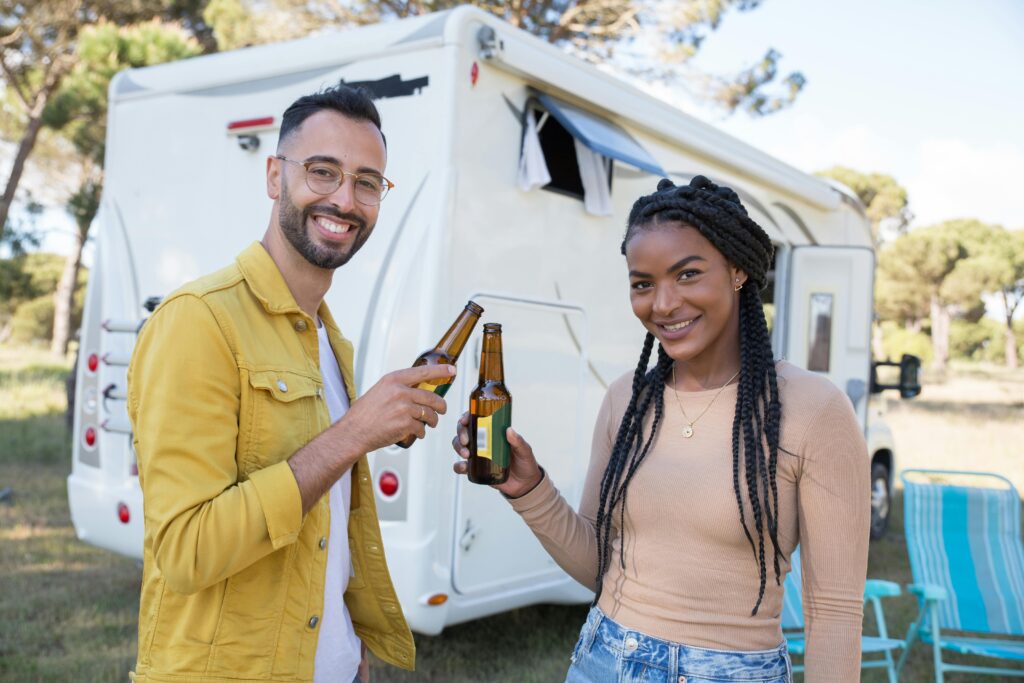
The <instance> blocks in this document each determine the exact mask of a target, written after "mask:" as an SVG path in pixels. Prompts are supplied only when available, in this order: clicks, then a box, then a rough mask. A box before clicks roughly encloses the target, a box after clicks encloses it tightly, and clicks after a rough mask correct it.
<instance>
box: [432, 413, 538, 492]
mask: <svg viewBox="0 0 1024 683" xmlns="http://www.w3.org/2000/svg"><path fill="white" fill-rule="evenodd" d="M505 436H506V437H507V438H508V445H509V446H510V447H511V449H512V454H511V463H509V472H508V481H506V482H505V483H504V484H495V485H494V486H492V487H491V488H496V489H498V490H499V491H501V492H502V493H504V494H505V495H506V496H508V497H509V498H518V497H520V496H523V495H526V494H527V493H529V492H530V491H532V490H533V489H534V487H536V486H537V484H539V483H540V481H541V479H542V478H543V475H542V474H541V469H540V465H538V464H537V459H536V458H534V457H533V449H532V448H530V444H528V443H527V442H526V439H524V438H523V437H521V436H519V433H518V432H517V431H516V430H514V429H512V428H511V427H509V428H508V429H507V430H506V431H505ZM468 446H469V413H463V414H462V417H460V418H459V423H458V426H457V428H456V434H455V438H453V439H452V448H453V449H455V452H456V453H457V454H458V456H459V457H460V458H462V460H461V461H459V462H457V463H455V464H454V465H452V469H453V470H455V473H456V474H465V473H466V470H467V469H468V468H467V465H466V458H468V457H469V447H468Z"/></svg>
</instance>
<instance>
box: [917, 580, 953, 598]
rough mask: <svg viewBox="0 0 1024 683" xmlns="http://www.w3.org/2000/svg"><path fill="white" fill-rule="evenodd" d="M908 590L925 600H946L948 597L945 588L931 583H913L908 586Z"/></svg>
mask: <svg viewBox="0 0 1024 683" xmlns="http://www.w3.org/2000/svg"><path fill="white" fill-rule="evenodd" d="M907 591H908V592H910V593H913V594H914V595H916V596H918V597H919V598H923V599H925V600H945V599H946V597H947V593H946V589H945V588H943V587H942V586H936V585H934V584H931V583H924V584H918V583H912V584H910V585H909V586H907Z"/></svg>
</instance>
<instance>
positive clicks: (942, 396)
mask: <svg viewBox="0 0 1024 683" xmlns="http://www.w3.org/2000/svg"><path fill="white" fill-rule="evenodd" d="M69 365H70V362H69V360H68V359H58V360H54V359H53V358H52V357H51V356H49V355H48V354H47V353H46V352H44V351H36V350H26V349H16V350H12V349H9V348H4V347H0V490H3V489H4V488H5V487H10V488H11V489H12V491H13V493H12V494H11V495H10V496H9V497H7V498H4V499H3V500H2V501H0V548H2V552H0V681H18V682H22V681H25V682H32V681H70V680H74V681H86V682H88V681H109V680H125V679H126V673H127V671H128V670H129V669H130V668H131V666H132V663H133V661H134V657H135V643H136V640H135V639H136V633H135V629H136V619H137V612H138V596H139V579H140V570H139V567H138V564H137V563H136V562H135V561H133V560H128V559H125V558H121V557H118V556H116V555H113V554H111V553H108V552H106V551H101V550H98V549H95V548H93V547H91V546H88V545H85V544H83V543H81V542H79V541H78V540H77V539H76V538H75V534H74V530H73V528H72V527H71V522H70V516H69V511H68V506H67V490H66V487H65V479H66V477H67V475H68V473H69V471H70V458H69V448H70V443H69V436H68V429H67V425H66V422H65V416H64V410H65V394H64V381H65V379H66V378H67V374H68V372H69ZM1022 414H1024V371H1018V372H1016V373H1008V372H1006V371H1005V370H1003V369H1000V368H994V367H986V366H973V365H972V366H962V367H956V368H954V370H953V371H952V372H951V373H950V374H949V375H948V376H947V377H945V378H942V381H941V382H938V381H936V382H933V383H930V384H928V385H926V387H925V390H924V393H923V394H922V395H921V396H920V397H918V398H917V399H915V400H913V401H909V402H907V401H896V400H893V401H890V407H889V410H888V416H887V421H888V423H889V424H890V426H891V427H892V429H893V433H894V436H895V438H896V441H897V448H898V452H899V458H900V459H899V463H898V467H900V468H907V467H929V468H949V469H978V470H993V471H997V472H1000V473H1002V474H1004V475H1005V476H1007V477H1008V478H1010V479H1011V480H1012V481H1013V482H1014V483H1015V485H1017V486H1018V488H1020V489H1021V490H1024V458H1022V457H1021V452H1020V451H1021V444H1024V420H1022V419H1021V417H1022ZM902 524H903V523H902V496H901V492H900V491H899V490H897V491H896V492H895V499H894V509H893V517H892V520H891V523H890V529H889V533H888V535H887V536H886V537H885V538H884V539H882V540H880V541H876V542H873V543H872V545H871V555H870V558H869V570H868V573H869V576H871V577H872V578H884V579H889V580H891V581H896V582H898V583H900V584H906V583H908V582H909V581H910V569H909V566H908V564H907V556H906V549H905V546H904V539H903V534H902ZM885 606H886V616H887V621H888V625H889V631H890V634H892V635H894V636H896V637H902V636H903V635H904V634H905V633H906V628H907V626H908V624H909V623H910V621H911V620H912V619H913V618H914V616H915V615H916V612H917V606H916V603H915V601H914V600H913V599H912V598H911V597H910V596H906V595H904V596H901V597H899V598H892V599H889V600H887V601H886V603H885ZM585 614H586V607H585V606H582V605H574V606H558V605H536V606H532V607H527V608H523V609H519V610H515V611H512V612H507V613H505V614H501V615H498V616H494V617H490V618H487V619H480V620H478V621H474V622H471V623H467V624H460V625H457V626H453V627H450V628H448V629H446V630H445V632H444V633H443V634H442V635H440V636H436V637H427V636H417V637H416V641H417V647H418V661H417V671H416V672H414V673H407V672H402V671H399V670H397V669H393V668H391V667H388V666H386V665H384V664H380V663H375V665H374V669H373V681H374V683H392V682H411V681H416V682H426V683H432V682H436V683H441V682H443V683H462V682H466V683H470V682H476V681H488V682H492V681H493V682H500V681H509V682H513V681H514V682H516V683H520V682H530V681H536V682H543V681H560V680H562V678H563V677H564V674H565V670H566V668H567V667H568V658H569V653H570V651H571V649H572V646H573V644H574V642H575V640H576V636H577V634H578V631H579V628H580V626H581V625H582V622H583V619H584V616H585ZM865 624H866V625H865V632H866V633H872V632H873V624H872V620H871V619H870V617H869V618H867V619H866V620H865ZM961 660H963V661H969V662H970V661H973V662H975V663H977V662H979V661H984V660H978V659H971V658H961ZM1021 668H1022V671H1024V667H1021ZM863 680H865V681H884V680H885V677H884V674H883V673H882V672H881V671H866V672H865V674H864V677H863ZM931 680H933V679H932V668H931V655H930V650H928V649H926V648H923V647H920V646H919V647H917V648H915V650H914V651H913V653H912V656H911V659H910V661H909V663H908V665H907V669H905V670H904V675H903V676H902V677H901V681H908V682H910V683H917V682H921V683H923V682H924V681H931ZM947 680H948V681H950V683H954V682H964V681H970V680H976V677H972V676H969V675H960V676H953V675H951V676H948V677H947ZM985 680H989V681H996V680H998V679H997V678H992V677H990V678H987V679H985ZM1007 680H1009V679H1007Z"/></svg>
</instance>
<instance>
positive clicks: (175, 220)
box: [68, 7, 893, 634]
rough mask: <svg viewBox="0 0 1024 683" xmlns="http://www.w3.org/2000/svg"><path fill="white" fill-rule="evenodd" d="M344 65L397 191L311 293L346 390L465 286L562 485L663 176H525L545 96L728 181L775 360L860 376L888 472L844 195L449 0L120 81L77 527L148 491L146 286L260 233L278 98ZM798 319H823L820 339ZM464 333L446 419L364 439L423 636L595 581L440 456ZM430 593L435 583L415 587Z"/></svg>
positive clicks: (867, 287)
mask: <svg viewBox="0 0 1024 683" xmlns="http://www.w3.org/2000/svg"><path fill="white" fill-rule="evenodd" d="M487 28H489V29H490V31H487V30H484V31H481V30H482V29H487ZM339 80H344V81H345V82H347V83H352V82H372V83H374V84H376V86H377V87H378V89H384V90H387V89H388V88H390V90H388V92H390V93H391V95H390V96H389V95H387V94H385V95H384V96H382V97H380V98H379V99H378V100H377V105H378V108H379V109H380V112H381V116H382V119H383V128H384V132H385V134H386V136H387V143H388V165H387V171H386V172H387V175H388V177H390V178H392V179H393V180H394V181H395V183H396V188H395V189H394V190H392V192H391V193H390V194H389V195H388V197H387V199H386V200H385V201H384V203H383V205H382V207H381V212H380V220H379V222H378V224H377V227H376V229H375V231H374V234H373V235H372V237H371V239H369V240H368V241H367V243H366V245H365V246H364V247H363V249H362V250H361V251H360V253H359V254H358V255H357V256H356V257H355V258H354V259H353V260H352V261H351V262H350V263H349V264H347V265H345V266H344V267H343V268H341V269H339V270H338V271H337V272H336V273H335V276H334V284H333V286H332V288H331V290H330V291H329V292H328V294H327V302H328V304H329V306H330V307H331V310H332V312H333V314H334V317H335V318H336V320H337V321H338V323H339V325H340V326H341V328H342V331H343V333H344V334H345V335H346V336H347V337H348V338H350V339H351V340H352V341H353V342H354V344H355V346H356V382H357V384H358V387H357V389H358V390H359V391H363V390H365V389H366V388H368V387H370V386H372V384H373V383H374V382H375V381H376V380H377V379H378V378H379V377H380V376H382V375H383V374H385V373H387V372H389V371H391V370H394V369H397V368H401V367H405V366H408V365H409V364H410V363H411V361H412V360H413V359H414V358H415V357H416V356H417V354H418V353H419V352H420V351H422V350H423V349H425V348H429V347H430V346H432V345H433V343H434V342H435V341H436V340H437V339H438V338H439V337H440V335H441V333H443V332H444V330H445V329H446V328H447V325H448V324H449V323H450V321H451V320H452V319H454V317H455V316H456V314H457V313H458V312H459V311H460V310H461V309H462V306H463V305H464V304H465V302H466V301H467V300H468V299H471V298H472V299H474V300H475V301H477V302H478V303H479V304H480V305H482V306H483V307H484V308H485V313H484V316H483V317H484V320H485V321H500V322H501V323H503V327H504V333H505V334H504V345H505V370H506V377H507V385H508V387H509V390H510V391H511V393H512V396H513V397H514V401H515V404H514V405H515V409H514V410H515V422H514V424H515V426H516V428H517V430H519V431H520V432H521V433H522V434H524V435H525V436H526V438H528V439H529V440H530V441H531V443H532V444H533V447H534V450H535V452H536V453H537V455H538V457H539V459H540V460H541V462H542V463H543V465H544V466H545V468H546V469H547V471H548V472H549V474H550V476H551V477H552V478H553V480H554V481H555V482H556V483H557V485H558V486H559V488H560V489H561V491H562V492H563V494H564V495H565V496H566V498H567V499H568V500H569V501H570V503H572V504H573V505H576V504H577V503H578V501H579V497H580V494H581V487H582V484H583V479H584V474H585V471H586V467H587V463H588V460H589V454H590V441H591V430H592V426H593V420H594V418H595V416H596V414H597V410H598V407H599V405H600V402H601V399H602V397H603V395H604V392H605V389H606V387H607V385H608V384H609V383H610V382H611V381H612V380H614V379H615V378H617V377H618V376H619V375H621V374H622V373H624V372H626V371H628V370H629V369H631V368H632V367H634V366H635V363H636V360H637V357H638V354H639V349H640V344H641V341H642V338H643V329H642V327H641V326H640V325H639V324H638V323H637V322H636V320H635V318H634V317H633V315H632V313H631V311H630V307H629V302H628V289H627V286H626V277H625V270H624V267H623V265H624V264H623V259H622V256H621V255H620V253H619V243H620V241H621V239H622V234H623V231H624V228H625V219H626V215H627V214H628V211H629V208H630V206H631V204H632V202H633V201H634V200H635V199H636V198H637V197H638V196H640V195H642V194H646V193H649V192H651V191H652V190H653V189H654V187H655V185H656V183H657V181H658V175H656V174H654V173H651V172H649V171H646V170H641V169H639V168H637V167H635V166H632V165H629V164H626V163H623V162H621V161H615V162H613V163H612V168H613V179H612V184H611V202H612V207H613V211H612V215H610V216H593V215H589V214H588V213H586V212H585V211H584V206H583V202H582V201H581V200H580V198H578V197H575V196H568V195H566V194H564V193H558V192H552V191H546V190H543V189H534V190H531V191H522V190H520V189H519V188H518V185H517V168H518V164H519V155H520V145H521V139H522V136H523V132H522V131H523V126H522V120H523V119H522V112H523V109H524V107H527V105H528V102H531V103H532V102H535V100H531V99H530V98H531V97H533V96H534V95H544V96H546V97H553V98H556V99H555V100H554V102H556V103H561V104H562V105H565V106H566V107H567V108H569V109H571V108H572V107H576V108H579V109H581V110H584V111H586V112H588V113H589V115H591V116H593V117H596V118H597V119H598V120H600V121H603V122H604V124H602V125H606V126H607V127H608V129H609V130H625V131H626V133H628V135H629V136H630V137H631V138H632V139H633V140H634V141H635V142H636V143H637V144H639V146H640V147H641V148H643V150H646V152H647V153H648V154H649V155H650V157H651V158H653V160H654V161H655V162H656V163H657V165H658V166H660V168H661V169H664V171H666V172H667V173H668V174H669V175H670V177H673V178H674V179H675V180H676V181H677V182H686V181H688V180H689V178H690V177H692V176H693V175H696V174H703V175H707V176H709V177H711V178H712V179H714V180H716V181H718V182H722V183H726V184H728V185H730V186H732V187H734V188H735V189H737V190H738V191H739V192H740V194H741V196H742V197H743V199H744V202H745V204H746V206H747V207H748V209H749V211H750V213H751V215H752V216H753V217H754V218H755V220H757V221H758V222H759V223H760V224H761V225H762V226H763V227H764V228H765V230H767V231H768V233H769V234H770V235H771V237H772V239H773V240H774V241H775V242H776V244H777V246H778V253H777V259H776V260H777V269H776V272H775V283H774V287H773V288H772V289H771V290H770V292H769V294H770V296H771V297H772V299H771V303H773V304H774V306H775V324H774V329H773V338H774V345H775V350H776V354H777V355H778V356H781V357H785V358H787V359H789V360H790V361H792V362H794V363H796V364H797V365H801V366H805V367H806V366H807V363H808V360H809V357H810V356H809V354H810V353H811V348H810V347H811V345H812V344H811V340H812V339H814V338H815V337H814V334H818V335H819V336H818V337H816V338H817V339H818V343H817V344H816V345H815V349H817V351H816V353H818V356H817V360H816V362H817V363H819V364H820V363H821V362H822V361H824V363H825V369H824V370H822V371H823V372H825V373H826V374H827V375H828V376H829V377H830V378H831V379H832V380H833V381H834V382H835V383H836V384H837V385H838V386H839V387H840V388H842V389H844V390H846V391H847V393H848V394H849V395H850V396H851V400H852V401H853V403H854V406H855V409H856V411H857V414H858V416H859V418H860V419H861V421H862V424H864V425H865V429H866V430H867V433H868V435H869V441H871V442H872V446H871V448H872V453H873V454H888V455H887V456H886V457H888V458H889V460H887V471H888V472H890V473H891V472H892V470H893V467H892V461H891V454H892V443H891V437H890V436H889V433H888V430H886V429H884V428H882V429H880V430H873V429H872V425H869V424H868V395H867V388H868V382H869V375H870V363H871V358H870V322H871V314H872V283H873V275H874V254H873V251H872V247H871V244H872V243H871V233H870V229H869V226H868V222H867V220H866V218H865V216H864V213H863V210H862V208H861V207H860V205H859V203H858V202H857V201H856V199H855V198H851V197H850V196H848V195H847V194H845V193H843V192H841V191H839V190H837V189H834V188H833V187H831V186H830V185H829V184H827V183H826V182H824V181H822V180H820V179H818V178H815V177H812V176H808V175H806V174H804V173H801V172H799V171H797V170H795V169H793V168H792V167H789V166H787V165H785V164H783V163H781V162H779V161H777V160H775V159H773V158H771V157H769V156H767V155H766V154H764V153H762V152H759V151H758V150H756V149H754V148H752V147H750V146H748V145H746V144H744V143H742V142H739V141H737V140H735V139H733V138H731V137H729V136H727V135H725V134H723V133H721V132H720V131H717V130H716V129H714V128H712V127H711V126H708V125H706V124H704V123H701V122H699V121H697V120H696V119H693V118H692V117H689V116H687V115H685V114H683V113H681V112H679V111H677V110H675V109H674V108H672V107H670V106H669V105H667V104H665V103H663V102H660V101H658V100H656V99H653V98H651V97H649V96H647V95H645V94H643V93H641V92H640V91H638V90H636V89H634V88H632V87H630V86H629V85H627V84H625V83H623V82H621V81H619V80H616V79H614V78H612V77H610V76H608V75H605V74H603V73H601V72H599V71H598V70H596V69H594V68H593V67H591V66H589V65H586V64H584V63H582V62H580V61H578V60H576V59H574V58H572V57H569V56H566V55H564V54H563V53H561V52H560V51H559V50H557V49H556V48H554V47H552V46H550V45H548V44H546V43H544V42H542V41H540V40H538V39H536V38H534V37H531V36H529V35H527V34H526V33H525V32H522V31H519V30H517V29H514V28H512V27H511V26H509V25H507V24H505V23H503V22H501V21H500V20H498V19H495V18H494V17H491V16H490V15H488V14H485V13H483V12H481V11H479V10H475V9H472V8H468V7H463V8H459V9H456V10H452V11H449V12H444V13H439V14H435V15H428V16H424V17H419V18H415V19H409V20H403V21H398V22H394V23H391V24H387V25H380V26H374V27H368V28H361V29H358V30H353V31H350V32H346V33H342V34H330V35H321V36H317V37H313V38H308V39H304V40H300V41H295V42H290V43H282V44H277V45H269V46H265V47H257V48H246V49H243V50H238V51H234V52H228V53H221V54H215V55H211V56H206V57H200V58H195V59H190V60H186V61H183V62H176V63H172V64H168V65H163V66H157V67H151V68H146V69H140V70H132V71H128V72H125V73H123V74H121V75H119V76H118V77H117V78H116V79H115V81H114V83H113V84H112V86H111V93H110V116H109V129H108V138H107V161H106V185H105V189H104V197H103V202H102V207H101V210H100V213H99V215H98V217H97V221H96V228H95V229H96V234H97V243H98V249H97V253H96V261H95V265H94V267H93V269H92V277H91V279H90V283H89V290H88V295H87V301H86V312H85V317H84V322H83V328H82V333H81V340H82V341H81V346H80V360H79V364H78V368H79V369H78V372H79V374H78V380H77V389H76V408H75V430H74V452H73V469H72V473H71V475H70V477H69V478H68V493H69V499H70V505H71V513H72V519H73V521H74V524H75V527H76V530H77V532H78V535H79V537H80V538H82V539H83V540H85V541H87V542H90V543H93V544H95V545H98V546H102V547H105V548H109V549H111V550H114V551H116V552H119V553H123V554H126V555H130V556H134V557H141V554H142V538H143V529H142V498H141V491H140V488H139V486H138V478H137V476H136V474H135V473H136V469H135V459H134V454H133V452H132V449H131V443H130V434H129V430H130V428H129V425H128V420H127V415H126V412H125V401H124V395H125V373H126V366H127V361H128V359H129V358H130V354H131V352H132V348H133V344H134V341H135V334H134V332H135V331H136V330H137V328H138V325H139V324H140V323H141V321H142V318H143V317H144V315H145V311H144V309H143V305H144V303H145V302H146V300H147V299H149V298H150V297H163V296H165V295H167V294H168V293H170V292H171V291H173V290H174V289H176V288H177V287H179V286H180V285H181V284H183V283H184V282H186V281H188V280H190V279H193V278H195V277H198V276H199V275H202V274H204V273H207V272H210V271H213V270H215V269H218V268H220V267H222V266H224V265H226V264H228V263H230V262H231V260H232V259H233V258H234V256H235V255H236V254H237V253H238V252H240V251H241V250H242V249H244V248H245V247H246V246H247V245H248V244H250V243H251V242H252V241H253V240H256V239H259V238H260V236H261V235H262V233H263V231H264V230H265V228H266V224H267V220H268V216H269V211H270V207H271V202H270V200H269V199H267V198H266V195H265V192H264V191H263V188H264V183H265V176H264V173H265V168H266V163H267V162H266V159H267V156H268V155H269V154H273V153H274V147H275V145H276V141H277V126H278V125H279V124H280V114H281V112H283V111H284V109H285V108H286V107H287V106H288V105H289V104H290V103H291V102H292V101H293V100H295V99H296V98H297V97H299V96H301V95H304V94H308V93H310V92H312V91H314V90H317V89H319V88H322V87H324V86H326V85H331V84H334V83H337V82H338V81H339ZM555 106H557V104H556V105H555ZM266 118H272V121H269V122H268V121H265V120H264V121H262V122H261V119H266ZM245 121H248V122H249V123H247V124H246V123H242V124H239V125H236V127H235V128H233V129H229V124H232V123H236V124H238V122H245ZM553 121H555V118H554V117H552V118H551V119H550V120H549V121H548V123H547V124H546V125H550V126H557V125H558V123H557V122H554V123H553ZM257 142H258V148H257V149H253V147H254V146H257V145H256V143H257ZM812 302H813V304H812ZM812 316H813V317H814V320H815V321H816V325H820V324H821V322H820V321H822V320H824V321H826V322H827V325H828V329H827V330H825V339H826V341H827V342H828V343H827V344H825V347H824V356H822V355H821V354H822V348H823V347H822V337H821V336H820V335H821V333H822V330H821V329H820V328H818V329H814V327H815V326H813V325H812V324H811V319H812ZM104 321H106V323H105V324H106V328H107V329H104ZM479 335H480V332H479V331H477V333H476V336H475V337H474V338H473V340H471V342H470V344H469V346H468V347H467V350H466V351H465V353H464V354H463V358H462V360H461V361H460V364H459V365H460V372H459V375H458V377H457V378H456V382H455V385H454V386H453V388H452V389H451V391H449V393H448V395H447V396H446V399H447V401H448V404H449V411H448V414H447V415H446V416H443V417H442V419H441V422H440V424H439V426H438V428H437V429H436V430H434V431H432V432H430V433H429V434H428V436H427V438H426V439H425V440H422V441H419V442H417V443H416V444H415V445H414V446H413V447H412V448H410V449H409V450H401V449H398V448H387V449H383V450H381V451H377V452H375V453H373V454H371V455H370V462H371V465H372V470H373V476H374V477H375V478H378V477H379V476H380V474H381V473H382V472H384V471H391V472H394V473H395V474H396V475H397V476H398V478H399V490H398V492H397V494H395V495H394V496H390V497H388V496H384V495H383V494H382V493H381V492H380V488H379V487H378V486H375V490H376V491H377V493H378V499H377V506H378V511H379V515H380V519H381V528H382V531H383V536H384V541H385V546H386V551H387V556H388V561H389V565H390V567H391V571H392V575H393V578H394V582H395V585H396V587H397V590H398V594H399V597H400V598H401V601H402V605H403V607H404V609H405V612H406V616H407V617H408V619H409V622H410V624H411V625H412V627H413V628H414V629H415V630H417V631H418V632H421V633H427V634H434V633H438V632H440V631H441V630H442V629H443V628H444V627H445V626H446V625H449V624H454V623H459V622H462V621H466V620H469V619H474V618H478V617H481V616H484V615H488V614H493V613H496V612H500V611H503V610H507V609H511V608H515V607H519V606H523V605H526V604H531V603H536V602H582V601H586V600H587V599H589V597H590V594H589V592H588V591H586V590H585V589H583V588H582V587H581V586H579V585H578V584H576V583H575V582H574V581H573V580H572V579H570V578H568V576H567V575H566V574H565V573H564V572H562V571H561V569H559V568H558V567H557V566H556V565H555V563H554V562H553V561H552V560H551V559H550V558H549V557H548V556H547V554H546V553H545V552H544V550H543V549H542V548H541V546H540V544H539V543H538V542H537V541H536V539H535V538H534V537H533V535H532V534H531V533H530V531H529V530H528V529H527V527H526V526H525V525H524V524H523V523H522V522H521V521H520V520H519V519H518V517H517V516H516V515H515V514H514V513H513V512H512V511H511V509H510V507H509V505H508V504H507V503H506V502H505V501H504V500H502V499H501V497H500V496H499V495H498V494H497V493H496V492H495V491H493V490H491V489H490V488H489V487H482V486H475V485H473V484H470V483H468V482H467V481H466V480H465V478H460V477H456V476H454V475H453V474H452V472H451V462H452V460H453V457H454V456H453V454H452V452H451V446H450V441H451V435H452V434H453V433H454V426H455V420H456V418H457V416H458V415H459V414H460V413H461V412H462V411H463V410H464V409H465V406H466V405H467V402H468V395H469V392H470V391H471V390H472V388H473V386H474V385H475V383H476V379H477V363H478V358H479V340H480V336H479ZM93 355H95V356H96V360H97V361H98V362H97V367H96V369H95V371H92V370H90V369H89V362H88V359H89V358H90V356H93ZM89 429H92V430H93V432H92V434H93V435H94V437H95V442H94V445H92V446H89V445H87V443H86V432H87V431H88V430H89ZM125 513H127V514H125ZM119 515H124V516H126V517H127V521H122V519H121V518H119ZM442 595H443V596H447V600H446V601H444V602H443V603H441V604H436V605H435V604H429V602H428V601H430V598H431V597H432V596H442ZM434 602H437V600H435V601H434Z"/></svg>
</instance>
